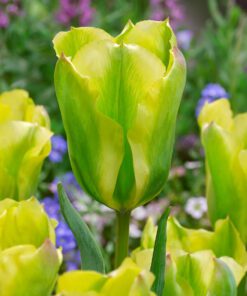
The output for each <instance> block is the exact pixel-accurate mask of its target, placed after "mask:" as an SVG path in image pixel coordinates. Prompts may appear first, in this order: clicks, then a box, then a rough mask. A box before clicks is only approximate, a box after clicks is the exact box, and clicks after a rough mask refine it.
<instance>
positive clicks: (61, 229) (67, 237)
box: [56, 221, 76, 254]
mask: <svg viewBox="0 0 247 296" xmlns="http://www.w3.org/2000/svg"><path fill="white" fill-rule="evenodd" d="M56 237H57V241H56V243H57V247H62V248H63V249H62V250H63V253H64V254H65V253H67V252H70V251H73V250H74V249H75V248H76V241H75V237H74V235H73V233H72V232H71V230H70V228H69V227H68V225H67V224H66V223H65V222H64V221H59V224H58V226H57V228H56Z"/></svg>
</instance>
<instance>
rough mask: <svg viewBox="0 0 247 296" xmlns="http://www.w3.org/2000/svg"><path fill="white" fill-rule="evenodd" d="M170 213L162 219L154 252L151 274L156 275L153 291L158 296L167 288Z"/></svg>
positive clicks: (164, 214)
mask: <svg viewBox="0 0 247 296" xmlns="http://www.w3.org/2000/svg"><path fill="white" fill-rule="evenodd" d="M169 213H170V208H167V209H166V210H165V212H164V213H163V215H162V216H161V218H160V221H159V224H158V231H157V236H156V240H155V245H154V252H153V258H152V264H151V269H150V270H151V272H152V273H153V274H154V275H155V281H154V283H153V286H152V290H153V291H154V292H155V293H156V294H157V295H158V296H161V295H163V290H164V287H165V276H164V275H165V266H166V225H167V219H168V216H169Z"/></svg>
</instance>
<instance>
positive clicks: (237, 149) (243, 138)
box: [198, 99, 247, 244]
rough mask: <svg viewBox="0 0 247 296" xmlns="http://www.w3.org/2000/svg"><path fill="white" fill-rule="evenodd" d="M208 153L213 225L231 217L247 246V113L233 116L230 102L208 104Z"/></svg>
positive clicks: (204, 120) (202, 120)
mask: <svg viewBox="0 0 247 296" xmlns="http://www.w3.org/2000/svg"><path fill="white" fill-rule="evenodd" d="M198 121H199V125H200V127H201V137H202V143H203V146H204V149H205V154H206V166H207V200H208V212H209V217H210V219H211V221H212V223H215V222H216V221H217V220H218V219H221V218H225V217H227V216H229V217H230V219H231V220H232V222H233V223H234V224H235V226H236V227H237V229H238V231H239V233H240V235H241V237H242V239H243V241H244V242H245V244H247V227H246V225H247V210H246V209H247V113H243V114H238V115H236V116H233V114H232V111H231V107H230V104H229V101H228V100H226V99H221V100H218V101H215V102H213V103H210V104H206V105H205V106H204V107H203V109H202V111H201V113H200V115H199V118H198Z"/></svg>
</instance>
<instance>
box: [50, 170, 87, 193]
mask: <svg viewBox="0 0 247 296" xmlns="http://www.w3.org/2000/svg"><path fill="white" fill-rule="evenodd" d="M59 182H62V183H63V187H64V189H65V191H66V192H67V193H68V195H69V196H70V195H71V194H73V193H75V192H76V191H80V193H81V192H82V190H81V188H80V186H79V184H78V183H77V181H76V179H75V176H74V174H73V173H72V172H67V173H66V174H64V175H63V176H61V177H56V178H55V179H54V180H53V181H52V183H51V184H50V186H49V190H50V191H51V192H52V193H53V194H54V195H55V196H57V184H58V183H59Z"/></svg>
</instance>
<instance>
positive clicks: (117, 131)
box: [54, 21, 186, 211]
mask: <svg viewBox="0 0 247 296" xmlns="http://www.w3.org/2000/svg"><path fill="white" fill-rule="evenodd" d="M54 48H55V51H56V54H57V56H58V58H59V60H58V62H57V65H56V70H55V88H56V94H57V98H58V103H59V107H60V110H61V114H62V119H63V123H64V127H65V131H66V134H67V140H68V148H69V155H70V160H71V165H72V168H73V171H74V173H75V175H76V177H77V179H78V182H79V183H80V185H81V186H82V187H84V188H85V189H86V191H87V192H88V193H89V194H90V195H91V196H92V197H93V198H94V199H96V200H98V201H99V202H102V203H104V204H106V205H107V206H109V207H111V208H113V209H116V210H123V211H124V210H131V209H133V208H135V207H137V206H139V205H141V204H144V203H146V202H148V201H149V200H151V199H153V198H154V197H155V196H156V195H157V194H158V193H159V192H160V191H161V189H162V188H163V186H164V183H165V181H166V179H167V175H168V171H169V168H170V162H171V156H172V150H173V143H174V133H175V124H176V117H177V112H178V108H179V104H180V100H181V96H182V92H183V89H184V84H185V72H186V71H185V61H184V58H183V56H182V54H181V53H180V51H179V50H178V48H177V43H176V38H175V35H174V33H173V31H172V29H171V27H170V25H169V22H168V21H164V22H155V21H143V22H139V23H137V24H136V25H133V24H132V23H131V22H128V24H127V25H126V27H125V28H124V30H123V32H122V33H121V34H120V35H119V36H117V37H115V38H114V37H112V36H110V35H109V34H107V33H106V32H104V31H102V30H100V29H96V28H72V29H71V31H69V32H61V33H59V34H58V35H57V36H56V37H55V39H54Z"/></svg>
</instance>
